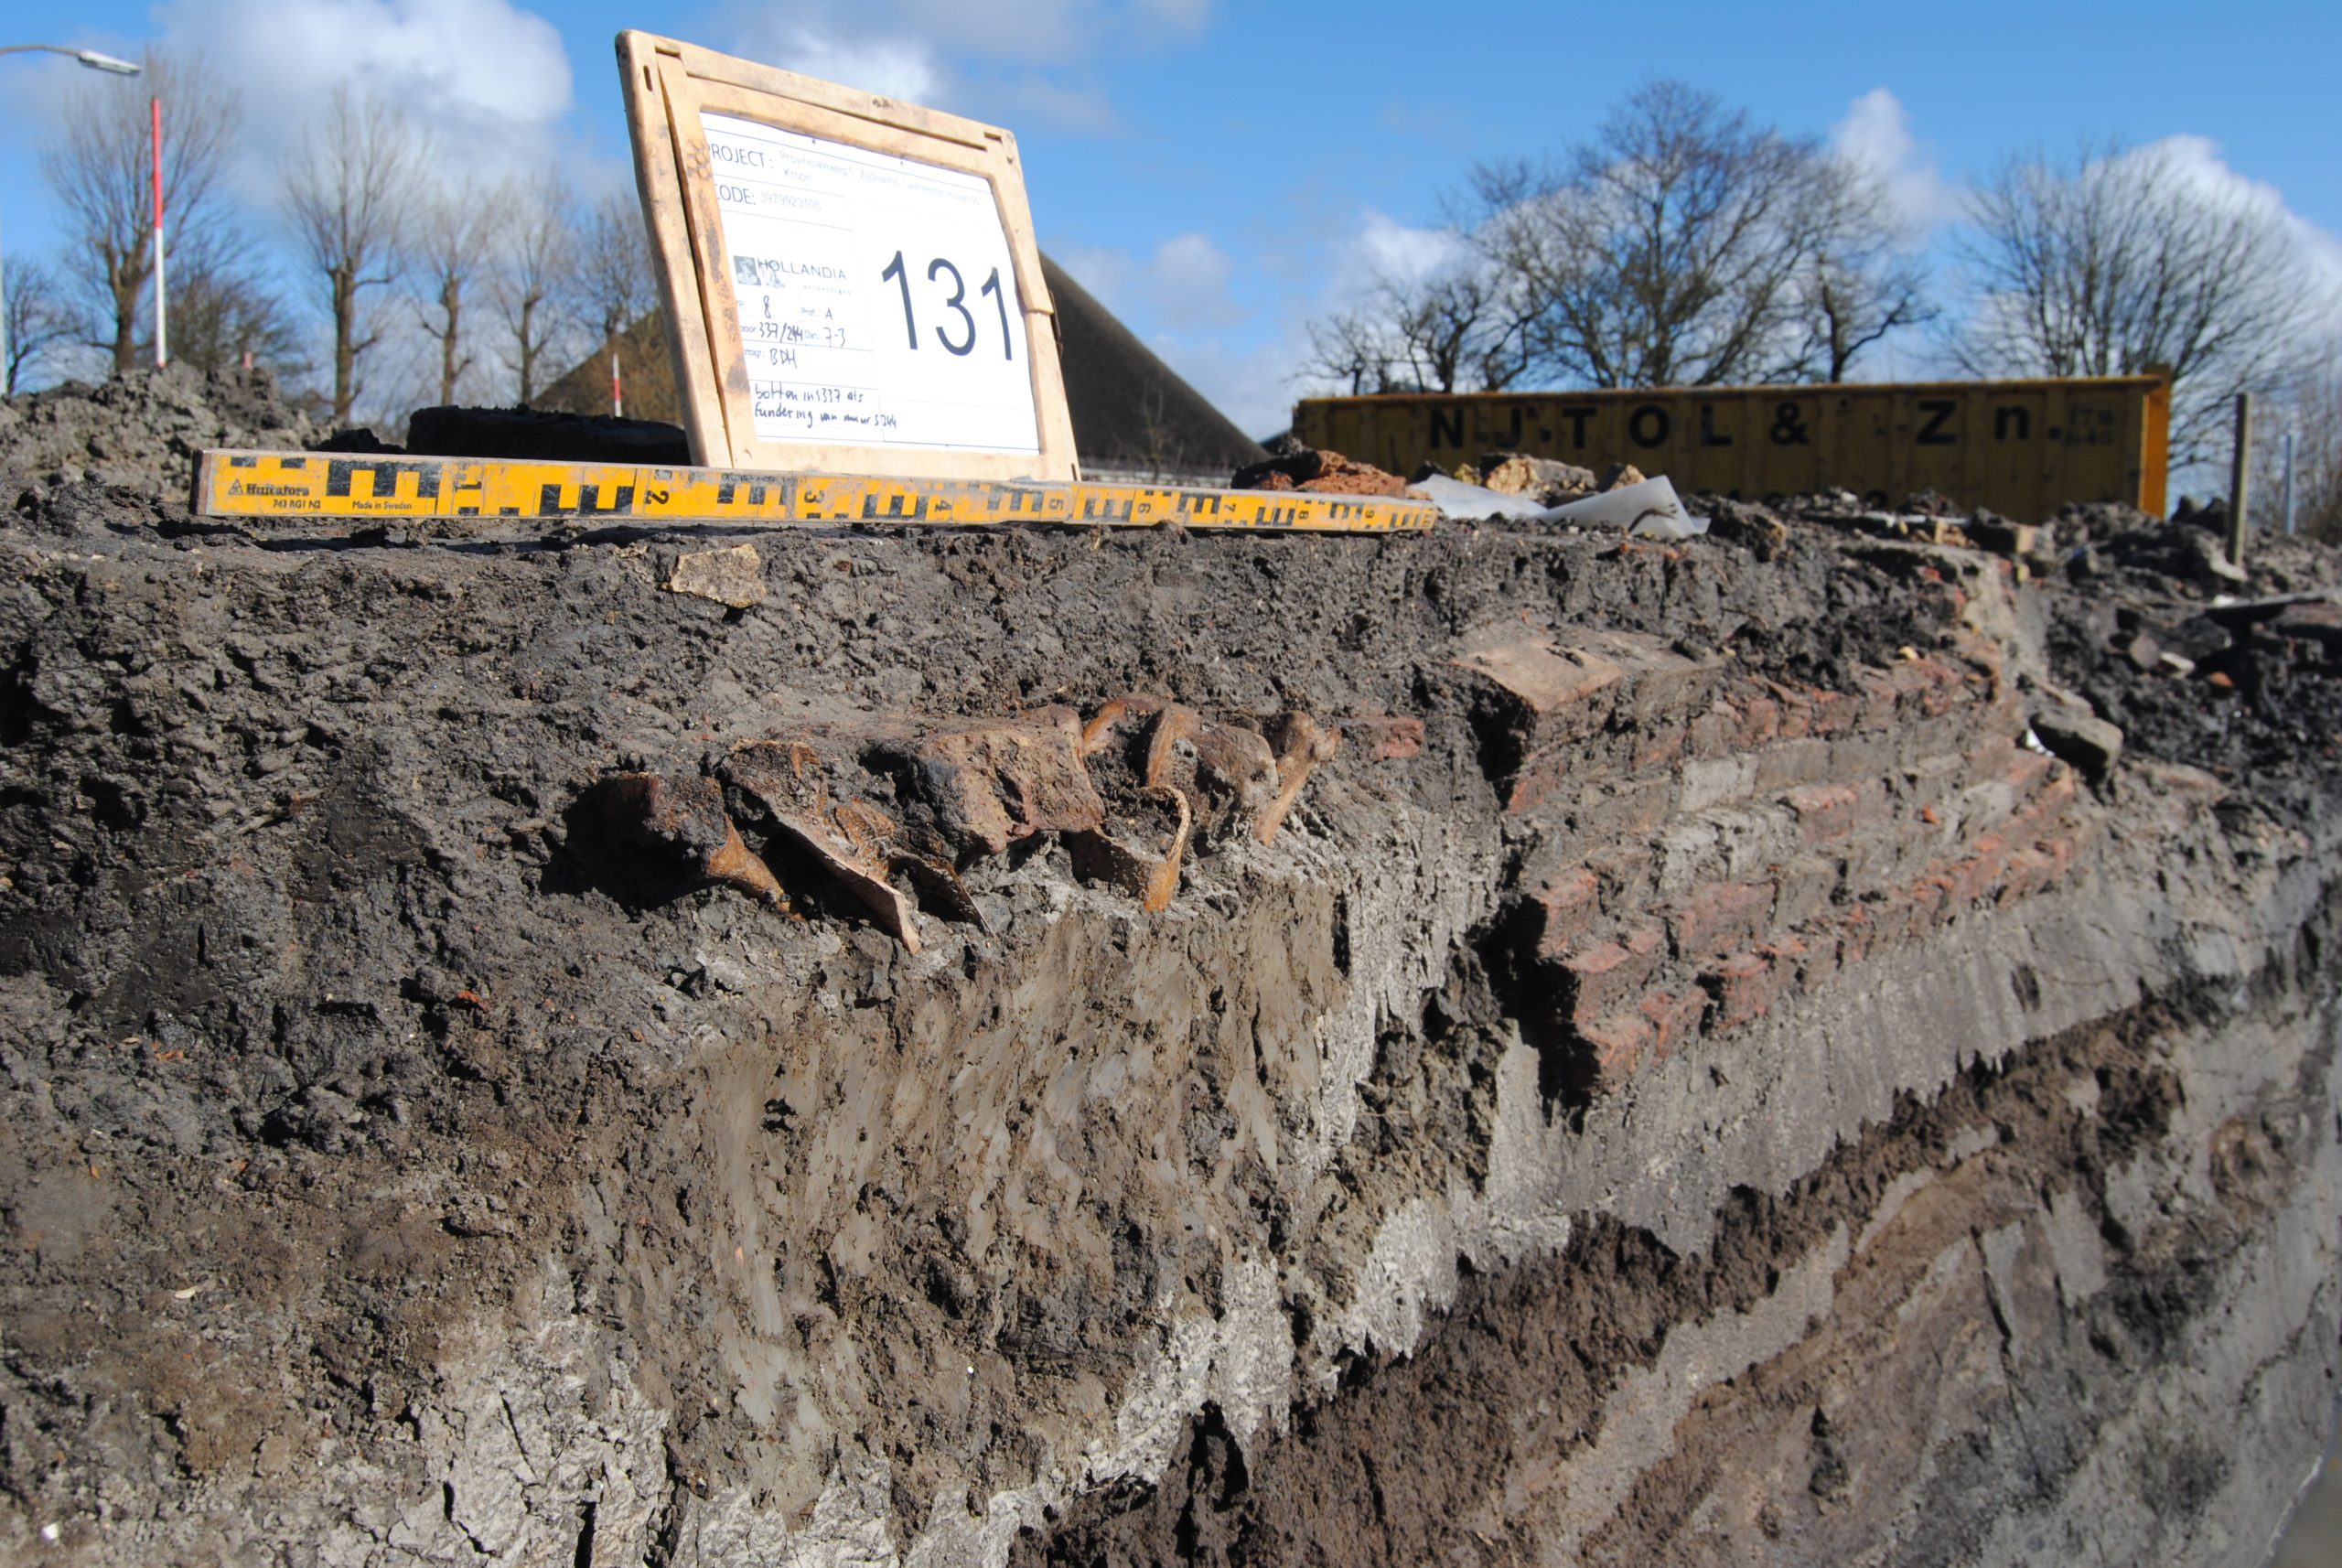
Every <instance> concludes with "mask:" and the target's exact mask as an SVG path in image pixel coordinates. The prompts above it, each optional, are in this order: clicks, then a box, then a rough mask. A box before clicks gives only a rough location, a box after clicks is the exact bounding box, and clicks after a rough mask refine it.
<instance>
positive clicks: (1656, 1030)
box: [1635, 985, 1708, 1061]
mask: <svg viewBox="0 0 2342 1568" xmlns="http://www.w3.org/2000/svg"><path fill="white" fill-rule="evenodd" d="M1635 1011H1636V1012H1638V1013H1640V1014H1641V1015H1643V1018H1644V1020H1645V1021H1646V1022H1647V1023H1649V1025H1650V1032H1651V1054H1652V1056H1653V1057H1654V1058H1656V1059H1658V1060H1660V1061H1664V1060H1665V1059H1666V1058H1667V1057H1668V1055H1669V1054H1670V1053H1671V1052H1672V1051H1673V1050H1674V1049H1675V1047H1677V1046H1679V1045H1681V1044H1682V1043H1683V1042H1684V1041H1686V1040H1689V1039H1690V1038H1691V1037H1692V1036H1693V1035H1695V1034H1697V1033H1699V1029H1700V1023H1701V1021H1702V1020H1703V1019H1704V1018H1705V1017H1706V1016H1707V1013H1708V994H1707V993H1706V992H1704V991H1702V990H1701V989H1700V988H1699V987H1698V986H1696V985H1687V986H1683V987H1681V988H1680V989H1676V990H1659V991H1650V992H1646V993H1644V995H1643V999H1642V1000H1641V1001H1640V1002H1638V1003H1637V1004H1635Z"/></svg>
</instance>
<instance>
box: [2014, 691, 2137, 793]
mask: <svg viewBox="0 0 2342 1568" xmlns="http://www.w3.org/2000/svg"><path fill="white" fill-rule="evenodd" d="M2033 733H2034V734H2035V735H2036V736H2039V737H2040V740H2041V744H2042V745H2044V746H2047V747H2048V748H2049V750H2050V751H2051V753H2052V754H2054V755H2055V756H2057V757H2059V758H2061V759H2063V760H2064V761H2067V762H2069V763H2071V764H2073V765H2074V767H2075V768H2079V769H2080V770H2081V772H2082V773H2083V774H2085V775H2087V776H2088V777H2090V778H2091V779H2103V778H2104V777H2105V776H2106V775H2107V773H2108V771H2109V770H2110V769H2111V768H2113V766H2114V762H2115V759H2116V758H2117V757H2121V756H2122V731H2121V730H2119V729H2117V728H2116V727H2115V726H2114V725H2111V724H2109V723H2107V722H2106V721H2105V720H2104V719H2101V718H2099V717H2097V716H2096V715H2094V714H2088V713H2085V712H2083V711H2081V710H2080V709H2079V708H2069V707H2063V706H2057V707H2044V708H2043V709H2042V710H2041V711H2040V712H2039V713H2037V714H2034V715H2033Z"/></svg>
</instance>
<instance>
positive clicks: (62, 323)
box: [0, 261, 81, 397]
mask: <svg viewBox="0 0 2342 1568" xmlns="http://www.w3.org/2000/svg"><path fill="white" fill-rule="evenodd" d="M7 282H8V303H7V311H8V320H7V329H8V359H7V362H6V364H5V365H0V372H5V384H0V392H6V393H7V395H9V396H11V397H13V396H15V395H16V388H17V385H18V383H19V382H20V381H22V380H23V379H24V377H25V376H26V374H27V372H28V371H31V369H32V368H33V367H34V366H35V365H38V364H39V363H41V362H42V360H45V359H47V358H48V356H50V355H51V354H53V353H54V352H55V351H56V350H57V349H61V348H63V347H64V346H65V345H67V344H69V343H72V342H75V341H77V340H78V339H79V338H80V336H81V325H80V320H79V318H78V317H76V316H75V314H74V311H73V309H72V306H70V304H69V303H68V301H67V298H66V293H65V289H64V287H63V285H60V284H59V281H58V278H57V274H55V273H53V272H51V271H49V269H48V268H47V267H45V266H43V265H42V264H41V263H38V262H16V261H12V262H10V263H8V264H7Z"/></svg>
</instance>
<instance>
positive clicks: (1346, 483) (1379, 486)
mask: <svg viewBox="0 0 2342 1568" xmlns="http://www.w3.org/2000/svg"><path fill="white" fill-rule="evenodd" d="M1228 483H1229V488H1230V489H1239V490H1308V491H1311V492H1313V493H1316V494H1320V495H1337V496H1403V495H1405V494H1406V493H1407V481H1406V480H1404V479H1402V478H1400V477H1399V476H1398V475H1396V474H1386V473H1384V472H1383V471H1382V470H1381V469H1380V468H1378V467H1374V466H1373V465H1372V464H1371V463H1360V462H1358V461H1357V460H1355V459H1353V458H1349V457H1345V456H1342V455H1341V454H1340V453H1339V452H1318V451H1314V450H1309V449H1304V450H1302V451H1299V452H1293V453H1286V454H1284V455H1282V456H1273V457H1271V458H1269V459H1268V460H1267V461H1266V462H1262V463H1254V464H1252V465H1251V466H1250V467H1242V468H1239V469H1237V470H1236V472H1235V474H1234V475H1233V476H1232V477H1230V479H1229V481H1228Z"/></svg>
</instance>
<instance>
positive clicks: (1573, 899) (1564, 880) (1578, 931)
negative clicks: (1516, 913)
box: [1529, 865, 1602, 959]
mask: <svg viewBox="0 0 2342 1568" xmlns="http://www.w3.org/2000/svg"><path fill="white" fill-rule="evenodd" d="M1601 892H1602V883H1601V879H1600V878H1598V877H1596V876H1595V875H1594V873H1593V872H1592V871H1591V870H1589V869H1587V868H1586V867H1585V866H1583V865H1580V866H1574V867H1573V868H1571V869H1570V870H1567V871H1563V872H1557V873H1555V874H1554V875H1552V876H1549V877H1546V878H1545V879H1544V880H1542V881H1541V882H1539V883H1538V884H1537V885H1536V886H1534V887H1532V888H1531V890H1530V894H1529V897H1530V899H1531V916H1532V918H1533V919H1534V920H1535V922H1536V937H1537V952H1538V956H1540V957H1541V958H1546V959H1557V958H1560V957H1562V956H1563V954H1565V953H1566V952H1568V951H1569V950H1570V947H1571V945H1572V944H1573V943H1574V942H1575V941H1576V940H1577V939H1578V938H1579V937H1581V936H1583V935H1585V929H1586V927H1588V926H1589V925H1591V924H1593V922H1594V918H1595V916H1596V915H1598V914H1600V913H1601V912H1602V904H1601Z"/></svg>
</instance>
